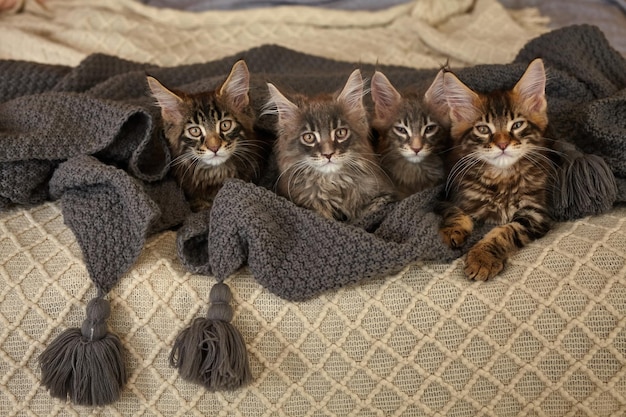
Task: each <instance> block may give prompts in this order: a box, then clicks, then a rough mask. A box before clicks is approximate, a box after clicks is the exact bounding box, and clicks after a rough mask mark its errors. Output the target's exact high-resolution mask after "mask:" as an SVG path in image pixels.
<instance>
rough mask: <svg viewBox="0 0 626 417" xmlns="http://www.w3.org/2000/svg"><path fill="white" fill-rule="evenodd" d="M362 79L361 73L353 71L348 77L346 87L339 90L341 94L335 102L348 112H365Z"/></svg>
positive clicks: (357, 70) (356, 70)
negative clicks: (342, 105) (344, 107)
mask: <svg viewBox="0 0 626 417" xmlns="http://www.w3.org/2000/svg"><path fill="white" fill-rule="evenodd" d="M363 94H364V89H363V77H361V71H360V70H359V69H355V70H354V71H352V73H351V74H350V77H348V81H346V85H345V86H344V87H343V90H341V93H339V95H338V96H337V101H339V102H341V103H343V104H344V105H345V106H346V107H347V108H348V111H349V112H351V113H352V112H353V111H359V112H362V111H365V107H364V106H363Z"/></svg>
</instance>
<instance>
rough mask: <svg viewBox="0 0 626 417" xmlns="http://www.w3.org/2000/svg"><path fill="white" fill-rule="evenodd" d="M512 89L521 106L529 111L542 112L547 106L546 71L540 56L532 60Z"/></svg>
mask: <svg viewBox="0 0 626 417" xmlns="http://www.w3.org/2000/svg"><path fill="white" fill-rule="evenodd" d="M513 91H514V92H515V93H517V95H518V96H519V98H520V101H521V103H522V104H523V106H524V107H525V108H526V109H527V110H528V111H529V112H531V113H543V112H545V111H546V108H547V106H548V104H547V102H546V71H545V68H544V67H543V61H542V60H541V58H537V59H535V60H533V61H532V62H531V63H530V64H528V67H527V68H526V71H525V72H524V75H522V78H520V80H519V81H518V82H517V84H515V87H514V88H513Z"/></svg>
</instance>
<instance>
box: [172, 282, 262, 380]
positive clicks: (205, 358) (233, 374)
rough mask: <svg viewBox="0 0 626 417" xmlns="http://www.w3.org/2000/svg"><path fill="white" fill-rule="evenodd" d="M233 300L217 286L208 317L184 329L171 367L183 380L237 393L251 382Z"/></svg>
mask: <svg viewBox="0 0 626 417" xmlns="http://www.w3.org/2000/svg"><path fill="white" fill-rule="evenodd" d="M231 298H232V294H231V292H230V288H228V286H227V285H226V284H224V283H222V282H220V283H217V284H215V285H214V286H213V288H212V289H211V294H210V300H211V305H210V306H209V311H208V312H207V317H199V318H196V319H195V320H194V321H193V323H192V324H191V326H189V327H187V328H186V329H184V330H183V331H182V332H181V333H180V334H179V335H178V337H177V338H176V341H175V342H174V347H173V348H172V352H171V354H170V365H171V366H173V367H175V368H177V369H178V373H179V374H180V376H181V377H182V378H183V379H185V380H187V381H190V382H193V383H196V384H199V385H202V386H204V387H205V388H206V389H207V390H209V391H218V390H234V389H237V388H240V387H242V386H244V385H246V384H247V383H248V382H250V380H251V379H252V377H251V372H250V366H249V364H248V354H247V352H246V344H245V341H244V339H243V337H242V336H241V333H239V331H238V330H237V328H236V327H235V326H233V325H232V324H231V323H230V321H231V320H232V318H233V309H232V307H231V306H230V301H231Z"/></svg>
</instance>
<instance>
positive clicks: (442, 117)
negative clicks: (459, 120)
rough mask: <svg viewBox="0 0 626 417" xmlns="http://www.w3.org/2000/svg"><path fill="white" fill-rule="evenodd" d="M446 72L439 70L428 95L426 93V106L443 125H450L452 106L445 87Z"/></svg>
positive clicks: (427, 92) (427, 91)
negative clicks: (444, 75)
mask: <svg viewBox="0 0 626 417" xmlns="http://www.w3.org/2000/svg"><path fill="white" fill-rule="evenodd" d="M443 74H444V70H439V72H438V73H437V75H436V76H435V79H434V80H433V82H432V84H431V85H430V87H428V90H426V93H424V104H425V105H426V107H428V109H429V110H430V111H431V112H432V113H433V116H434V117H435V118H436V119H437V120H438V121H439V122H440V123H443V124H446V125H448V124H450V106H449V105H448V100H447V99H446V94H445V90H444V85H443Z"/></svg>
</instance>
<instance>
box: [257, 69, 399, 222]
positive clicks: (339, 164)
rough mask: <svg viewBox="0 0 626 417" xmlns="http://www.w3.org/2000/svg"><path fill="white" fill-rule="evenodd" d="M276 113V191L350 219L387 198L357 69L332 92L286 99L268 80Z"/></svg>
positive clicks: (328, 215)
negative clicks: (291, 99)
mask: <svg viewBox="0 0 626 417" xmlns="http://www.w3.org/2000/svg"><path fill="white" fill-rule="evenodd" d="M268 89H269V93H270V101H269V103H268V105H267V107H268V108H275V109H276V111H277V113H278V138H277V140H276V144H275V148H274V150H275V154H276V162H277V165H278V170H279V177H278V180H277V186H276V191H277V193H278V194H279V195H282V196H285V197H287V198H289V199H290V200H291V201H293V202H294V203H295V204H297V205H299V206H302V207H306V208H308V209H311V210H314V211H316V212H317V213H319V214H321V215H322V216H324V217H326V218H329V219H336V220H342V221H354V220H356V219H358V218H359V217H361V216H362V215H364V214H365V213H366V212H367V211H368V210H372V209H374V208H375V207H376V206H377V205H378V204H382V203H384V202H386V201H389V200H391V198H392V197H391V195H390V193H391V188H390V183H389V181H388V179H387V178H386V177H385V175H384V173H383V172H382V170H381V169H380V167H379V166H378V161H377V159H376V156H375V153H374V149H373V148H372V145H371V143H370V141H369V138H368V134H369V123H368V118H367V111H366V109H365V106H364V104H363V94H364V91H363V79H362V77H361V72H360V71H359V70H355V71H353V72H352V74H351V75H350V77H349V78H348V81H347V82H346V84H345V86H344V87H343V89H342V90H341V91H340V92H339V93H337V94H334V95H331V94H328V95H319V96H316V97H305V96H302V95H297V96H295V97H293V101H290V100H289V99H287V98H286V97H285V96H284V95H283V94H282V93H281V92H280V91H279V90H278V89H277V88H276V87H275V86H274V85H273V84H268Z"/></svg>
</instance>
